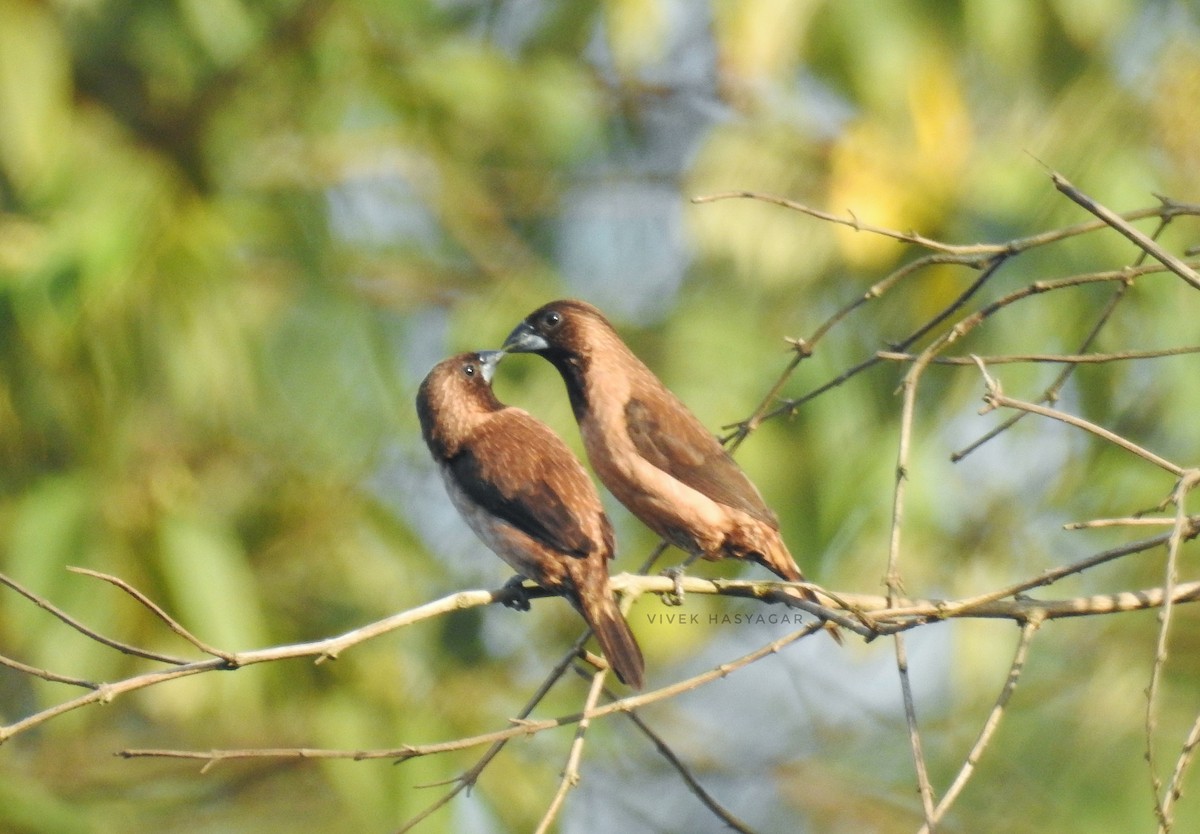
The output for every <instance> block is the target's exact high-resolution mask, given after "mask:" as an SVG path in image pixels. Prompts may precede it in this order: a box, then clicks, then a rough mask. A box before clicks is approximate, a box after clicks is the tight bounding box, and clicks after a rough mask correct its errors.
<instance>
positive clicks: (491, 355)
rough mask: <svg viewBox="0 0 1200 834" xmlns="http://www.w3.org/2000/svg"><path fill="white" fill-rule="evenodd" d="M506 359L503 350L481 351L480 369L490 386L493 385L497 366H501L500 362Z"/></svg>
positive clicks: (484, 379)
mask: <svg viewBox="0 0 1200 834" xmlns="http://www.w3.org/2000/svg"><path fill="white" fill-rule="evenodd" d="M503 358H504V351H502V350H481V351H479V367H480V369H481V370H482V371H483V381H484V382H486V383H487V384H488V385H491V384H492V377H493V376H494V375H495V373H496V366H497V365H499V364H500V360H501V359H503Z"/></svg>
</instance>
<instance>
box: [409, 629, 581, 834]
mask: <svg viewBox="0 0 1200 834" xmlns="http://www.w3.org/2000/svg"><path fill="white" fill-rule="evenodd" d="M591 634H592V632H591V631H590V630H588V631H585V632H584V633H583V634H582V635H580V636H579V638H578V639H576V641H575V644H574V645H573V646H572V647H571V648H570V650H568V651H567V653H566V654H564V655H563V656H562V658H561V659H560V660H559V661H558V663H556V664H555V665H554V667H553V668H552V669H551V670H550V672H549V673H548V674H547V675H546V677H545V678H544V679H543V680H542V683H541V685H540V686H539V687H538V688H537V690H536V691H535V692H534V693H533V695H531V696H530V698H529V700H528V701H526V702H525V706H523V707H522V708H521V711H520V712H519V713H517V720H518V721H523V720H524V719H526V718H528V717H529V716H530V715H531V714H532V713H533V711H534V709H536V708H537V705H538V704H540V703H541V702H542V699H543V698H545V697H546V695H547V693H549V692H550V690H551V689H552V688H553V687H554V684H556V683H558V681H559V680H560V679H561V678H562V676H563V673H564V672H566V670H567V669H568V668H570V666H571V663H572V661H573V660H574V659H575V658H576V657H577V656H578V655H579V652H580V651H582V649H583V645H584V644H585V643H586V642H587V641H588V638H589V637H591ZM508 741H509V740H508V739H500V740H499V741H496V742H494V743H493V744H492V746H491V747H489V748H488V749H487V752H485V753H484V754H483V755H482V756H480V758H479V761H477V762H475V764H474V765H472V766H471V768H470V769H469V770H467V771H466V772H465V773H462V774H460V775H459V776H457V777H455V778H454V779H451V780H450V783H453V787H452V788H451V789H450V790H449V791H447V792H446V793H445V794H443V795H442V796H441V797H439V798H438V799H437V800H435V801H434V802H433V803H431V804H430V805H429V806H427V807H426V808H425V809H424V810H422V811H421V812H420V813H418V814H417V815H416V816H414V817H413V818H412V819H410V820H408V822H406V823H404V825H402V826H401V827H400V828H399V829H397V831H396V834H404V832H406V831H411V830H412V829H413V828H414V827H416V826H417V825H418V824H419V823H420V822H422V821H423V820H425V819H426V818H427V817H429V816H430V815H432V814H433V813H434V812H436V811H437V810H438V809H440V808H442V807H444V806H445V805H447V804H449V803H450V801H451V800H452V799H454V797H456V796H458V795H459V794H460V793H462V792H463V791H467V792H470V790H471V788H472V787H473V786H474V785H475V783H476V782H478V781H479V777H480V776H481V775H482V774H483V771H484V770H485V769H486V768H487V766H488V765H489V764H491V762H492V760H493V759H494V758H496V756H498V755H499V754H500V751H501V750H503V749H504V746H505V745H506V744H508ZM438 784H449V783H447V782H442V783H435V784H433V785H425V786H423V787H436V786H437V785H438Z"/></svg>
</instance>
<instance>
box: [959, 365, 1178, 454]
mask: <svg viewBox="0 0 1200 834" xmlns="http://www.w3.org/2000/svg"><path fill="white" fill-rule="evenodd" d="M973 358H974V359H975V360H976V364H977V365H978V366H979V369H980V372H981V373H982V374H983V377H984V382H985V383H986V384H987V394H985V395H984V398H983V401H984V402H985V403H986V404H987V407H988V408H989V409H990V408H1015V409H1017V410H1019V411H1027V412H1029V413H1030V414H1037V415H1039V416H1042V417H1049V418H1050V419H1051V420H1058V421H1060V422H1063V423H1066V424H1067V425H1069V426H1074V427H1075V428H1078V429H1083V430H1084V431H1087V432H1091V433H1092V434H1094V435H1096V436H1097V437H1100V438H1103V439H1104V440H1107V441H1108V442H1109V443H1112V444H1113V445H1114V446H1119V447H1121V448H1122V449H1124V450H1125V451H1127V452H1132V453H1133V454H1135V455H1137V456H1138V457H1140V458H1142V459H1144V460H1148V461H1150V462H1151V463H1153V464H1154V465H1155V466H1158V467H1161V468H1162V469H1165V470H1167V471H1168V472H1170V473H1171V474H1172V475H1175V476H1176V477H1180V476H1182V475H1183V473H1184V468H1183V467H1182V466H1179V465H1178V464H1175V463H1171V461H1169V460H1167V459H1166V458H1162V457H1159V456H1158V455H1156V454H1154V453H1153V452H1151V451H1149V450H1148V449H1143V448H1142V447H1141V446H1139V445H1137V444H1136V443H1134V442H1133V441H1131V440H1127V439H1126V438H1124V437H1122V436H1121V435H1119V434H1117V433H1116V432H1112V431H1109V430H1108V429H1106V428H1104V427H1103V426H1098V425H1096V424H1095V423H1092V422H1090V421H1088V420H1084V419H1083V418H1082V417H1076V416H1074V415H1072V414H1067V413H1066V412H1063V411H1058V410H1056V409H1053V408H1046V407H1045V406H1041V405H1037V404H1036V403H1027V402H1023V401H1021V400H1014V399H1013V398H1012V397H1006V396H1005V395H1004V392H1003V391H1002V390H1001V388H1000V384H999V383H998V382H997V381H996V380H995V379H993V378H992V376H991V375H990V374H988V372H987V368H986V367H985V366H984V364H983V360H982V359H980V358H979V357H973Z"/></svg>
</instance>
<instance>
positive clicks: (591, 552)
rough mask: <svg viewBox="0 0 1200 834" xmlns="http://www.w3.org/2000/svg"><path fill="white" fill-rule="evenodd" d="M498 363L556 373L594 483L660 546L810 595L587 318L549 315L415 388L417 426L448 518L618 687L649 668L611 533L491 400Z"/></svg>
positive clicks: (530, 423) (565, 454) (715, 446)
mask: <svg viewBox="0 0 1200 834" xmlns="http://www.w3.org/2000/svg"><path fill="white" fill-rule="evenodd" d="M506 352H512V353H537V354H540V355H541V356H543V357H545V358H546V359H548V360H549V361H550V363H551V364H553V365H554V367H555V368H557V369H558V371H559V373H560V374H561V375H562V378H563V381H564V382H565V383H566V386H567V394H568V396H569V397H570V400H571V407H572V409H573V411H574V413H575V419H576V420H577V421H578V423H579V429H580V433H581V434H582V436H583V445H584V448H585V450H586V451H587V455H588V459H589V460H590V461H591V463H592V467H593V469H594V470H595V472H596V475H597V476H598V477H599V478H600V480H601V481H603V482H604V485H605V486H607V487H608V489H609V490H610V491H611V492H612V493H613V495H615V496H616V497H617V499H618V500H620V501H621V503H622V504H624V505H625V506H626V507H628V508H629V510H630V511H631V512H632V513H633V514H634V515H635V516H637V517H638V518H639V519H641V520H642V522H643V523H645V524H646V525H647V526H648V527H649V528H650V529H652V530H653V531H654V532H655V533H657V534H658V535H660V536H661V537H662V538H663V539H665V540H666V541H668V542H670V543H671V544H673V545H675V546H677V547H679V548H681V549H683V550H684V551H686V552H688V553H689V554H691V555H692V556H693V557H696V556H700V557H703V558H706V559H720V558H733V559H749V560H751V561H754V562H758V563H759V564H761V565H763V566H765V567H766V568H768V569H769V570H771V571H772V572H774V573H775V574H776V575H777V576H779V577H781V578H782V579H785V580H787V581H789V582H802V581H804V575H803V574H802V573H801V572H800V568H799V567H797V565H796V562H795V560H794V559H793V558H792V556H791V554H790V553H789V552H788V549H787V546H786V545H785V544H784V543H783V539H782V538H781V537H780V535H779V521H778V519H776V517H775V514H774V513H772V512H771V510H770V509H768V507H767V505H766V504H765V503H764V502H763V499H762V496H761V495H760V494H759V492H758V490H757V489H756V488H755V487H754V484H752V483H751V482H750V479H749V478H747V477H746V475H745V473H743V472H742V470H741V468H739V467H738V465H737V464H736V463H735V462H734V460H733V458H732V457H730V456H729V453H728V452H726V451H725V449H724V447H722V446H721V444H720V443H719V442H718V441H717V439H716V437H714V436H713V434H712V433H711V432H709V431H708V430H707V429H705V428H704V426H703V425H702V424H701V423H700V421H699V420H698V419H696V417H695V415H693V414H692V413H691V411H689V410H688V409H687V407H686V406H685V405H684V404H683V403H682V402H681V401H680V400H679V398H678V397H676V396H675V395H674V394H672V393H671V392H670V391H669V390H667V388H666V386H664V385H663V384H662V382H660V381H659V379H658V377H656V376H655V375H654V374H653V373H652V372H651V371H650V369H649V368H647V367H646V366H645V365H644V364H643V363H642V362H641V361H640V360H639V359H638V358H637V357H636V356H635V355H634V354H633V352H632V351H631V350H630V349H629V348H628V347H627V346H626V345H625V343H624V342H622V341H621V338H620V337H619V336H618V335H617V333H616V331H615V330H614V329H613V327H612V325H611V324H609V323H608V321H607V320H606V319H605V318H604V316H603V315H602V314H601V313H600V311H599V310H597V309H596V308H595V307H593V306H591V305H590V304H586V303H584V302H581V301H574V300H563V301H554V302H551V303H550V304H546V305H545V306H543V307H540V308H538V309H537V310H534V311H533V312H532V313H530V314H529V316H527V317H526V318H525V320H524V321H522V322H521V323H520V324H519V325H517V327H516V329H514V330H513V331H512V333H511V334H509V337H508V339H506V340H505V342H504V346H503V350H500V351H482V352H479V353H464V354H460V355H458V356H454V357H451V358H450V359H447V360H445V361H443V362H441V363H439V364H438V365H437V366H436V367H434V368H433V370H432V371H430V372H429V375H428V376H426V377H425V380H424V381H423V382H422V383H421V387H420V391H419V393H418V395H417V414H418V416H419V418H420V421H421V433H422V435H423V436H424V439H425V443H426V445H428V447H429V451H430V452H431V453H432V454H433V458H434V460H435V461H436V462H437V463H438V465H439V469H440V470H441V474H442V478H443V480H444V482H445V485H446V490H447V492H448V493H449V494H450V498H451V500H452V501H453V503H454V506H455V507H456V508H457V509H458V511H459V512H460V513H461V514H462V516H463V517H464V518H465V519H466V521H467V523H468V524H469V525H470V526H471V528H472V529H473V530H474V531H475V533H476V534H477V535H478V536H479V538H481V539H482V540H483V541H484V543H485V544H487V546H488V547H489V548H491V549H492V550H493V551H495V552H496V554H497V555H499V556H500V557H501V558H502V559H504V561H505V562H507V563H508V564H509V565H510V566H511V567H512V568H513V569H514V570H516V571H517V573H518V574H519V575H521V576H524V577H527V578H529V579H532V580H533V581H534V582H536V583H537V584H538V585H540V586H542V587H543V588H545V589H547V590H549V591H551V592H553V593H558V594H561V595H563V596H565V597H566V598H567V599H568V600H570V602H571V604H572V605H574V607H575V608H576V609H577V610H578V611H579V612H580V613H581V614H582V615H583V618H584V619H585V620H586V621H587V623H588V625H589V626H591V628H592V631H593V632H594V633H595V635H596V638H597V640H599V642H600V646H601V648H602V649H603V651H604V655H605V657H606V658H607V660H608V662H609V664H610V666H611V667H612V669H613V671H614V672H616V674H617V677H618V678H620V680H621V681H622V682H623V683H625V684H627V685H629V686H631V687H634V688H636V689H640V688H641V687H642V683H643V677H644V668H645V663H644V661H643V659H642V652H641V649H640V648H639V647H638V644H637V641H636V640H635V639H634V637H633V633H632V632H631V631H630V629H629V625H628V624H627V623H626V622H625V619H624V617H622V616H621V611H620V608H619V607H618V605H617V602H616V599H615V597H614V596H613V593H612V590H611V588H610V587H609V584H608V566H607V562H608V560H609V559H611V558H612V557H613V552H614V538H613V530H612V524H611V523H610V522H609V520H608V516H607V515H606V514H605V512H604V508H603V506H602V505H601V503H600V496H599V495H598V494H597V492H596V488H595V486H594V485H593V484H592V480H591V478H590V477H588V474H587V472H586V471H585V470H584V468H583V465H582V464H581V463H580V462H579V460H578V459H577V458H576V457H575V456H574V455H573V454H572V453H571V451H570V449H568V448H567V445H566V444H565V443H564V442H563V441H562V439H561V438H559V437H558V435H556V434H555V433H554V432H553V431H552V430H551V429H550V428H549V427H548V426H546V425H545V424H544V423H542V422H540V421H538V420H536V419H535V418H534V417H532V416H531V415H530V414H529V413H528V412H526V411H523V410H521V409H519V408H514V407H512V406H506V405H504V404H503V403H501V402H500V401H499V400H498V399H496V396H495V394H493V393H492V388H491V381H492V375H493V373H494V372H495V368H496V363H497V362H499V361H500V358H501V357H502V356H504V354H505V353H506ZM797 593H798V595H799V596H801V597H803V598H804V599H807V600H812V601H816V596H815V595H814V594H813V593H812V592H811V591H809V590H808V589H799V590H798V591H797ZM831 633H833V634H835V636H836V631H831Z"/></svg>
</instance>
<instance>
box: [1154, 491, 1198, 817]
mask: <svg viewBox="0 0 1200 834" xmlns="http://www.w3.org/2000/svg"><path fill="white" fill-rule="evenodd" d="M1197 484H1200V469H1191V470H1188V471H1186V472H1184V473H1183V474H1182V476H1181V477H1180V479H1179V481H1178V483H1176V485H1175V489H1174V491H1173V492H1172V495H1171V501H1172V503H1174V505H1175V525H1174V527H1173V528H1172V529H1171V535H1170V539H1169V540H1168V542H1167V564H1166V567H1165V576H1164V577H1163V597H1164V600H1163V606H1162V610H1161V611H1160V612H1159V629H1158V639H1157V641H1156V642H1155V647H1154V664H1153V666H1152V667H1151V671H1150V685H1149V686H1148V687H1147V688H1146V764H1147V766H1148V768H1149V771H1150V784H1151V787H1152V789H1153V791H1154V813H1155V815H1156V816H1157V817H1158V827H1159V831H1162V832H1164V834H1166V832H1168V831H1170V830H1171V826H1172V821H1173V815H1172V810H1173V807H1174V798H1173V795H1174V793H1175V791H1176V790H1177V789H1178V783H1177V782H1176V779H1175V776H1174V774H1173V775H1172V779H1171V789H1170V790H1169V791H1168V792H1167V796H1166V797H1163V796H1162V794H1161V791H1162V781H1161V780H1160V779H1159V776H1158V767H1157V764H1156V758H1155V754H1154V729H1155V726H1156V724H1157V720H1158V690H1159V687H1160V686H1161V684H1162V675H1163V671H1164V670H1165V669H1166V665H1167V637H1168V636H1169V634H1170V628H1171V613H1172V611H1173V610H1174V600H1173V599H1172V597H1173V595H1174V590H1175V586H1176V584H1177V582H1178V564H1179V550H1180V548H1181V547H1182V545H1183V540H1184V535H1185V532H1186V531H1187V529H1188V528H1189V527H1190V519H1189V517H1188V515H1187V513H1186V511H1185V505H1186V503H1187V496H1188V493H1189V492H1191V490H1192V489H1194V488H1195V487H1196V485H1197ZM1187 749H1188V746H1187V745H1186V744H1185V745H1184V750H1185V751H1186V750H1187ZM1184 755H1187V754H1186V753H1185V754H1184ZM1180 770H1181V768H1180V767H1179V765H1178V763H1177V764H1176V767H1175V773H1179V774H1180V776H1182V774H1181V773H1180Z"/></svg>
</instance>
